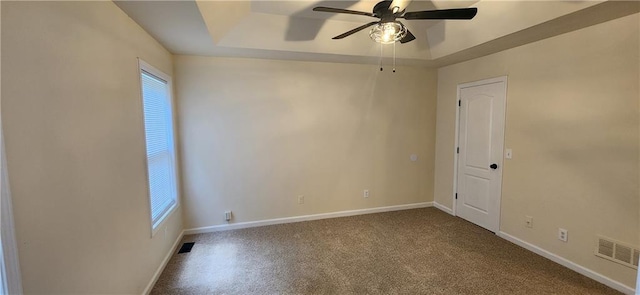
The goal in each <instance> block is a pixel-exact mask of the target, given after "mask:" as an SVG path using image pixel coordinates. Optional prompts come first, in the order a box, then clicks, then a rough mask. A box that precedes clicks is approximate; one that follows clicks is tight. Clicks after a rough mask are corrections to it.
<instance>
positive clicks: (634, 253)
mask: <svg viewBox="0 0 640 295" xmlns="http://www.w3.org/2000/svg"><path fill="white" fill-rule="evenodd" d="M595 254H596V256H598V257H602V258H604V259H607V260H611V261H613V262H617V263H620V264H622V265H625V266H628V267H631V268H635V269H638V258H639V256H640V250H638V249H635V248H633V247H632V246H630V245H628V244H625V243H622V242H618V241H616V240H613V239H610V238H607V237H603V236H599V237H598V245H597V247H596V252H595Z"/></svg>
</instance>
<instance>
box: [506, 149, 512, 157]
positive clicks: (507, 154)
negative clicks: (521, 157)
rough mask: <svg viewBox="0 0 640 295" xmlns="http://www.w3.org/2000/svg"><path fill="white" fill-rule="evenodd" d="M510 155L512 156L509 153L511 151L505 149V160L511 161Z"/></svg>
mask: <svg viewBox="0 0 640 295" xmlns="http://www.w3.org/2000/svg"><path fill="white" fill-rule="evenodd" d="M512 155H513V154H512V152H511V149H507V150H506V151H505V153H504V156H505V158H507V159H511V156H512Z"/></svg>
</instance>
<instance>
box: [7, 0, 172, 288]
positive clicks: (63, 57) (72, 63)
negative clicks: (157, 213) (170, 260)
mask: <svg viewBox="0 0 640 295" xmlns="http://www.w3.org/2000/svg"><path fill="white" fill-rule="evenodd" d="M2 29H3V30H2V85H3V86H4V87H3V88H2V120H3V124H2V125H3V128H4V132H5V139H6V148H7V156H8V169H9V175H10V185H11V190H12V196H13V205H14V208H13V209H14V214H15V216H14V217H15V223H16V234H17V242H18V245H19V249H18V251H19V256H20V264H21V265H20V266H21V271H22V279H23V284H24V291H25V293H29V294H34V293H36V294H37V293H40V294H56V293H57V294H72V293H73V294H91V293H101V294H106V293H111V294H136V293H137V294H140V293H142V291H143V289H144V288H145V286H146V285H147V283H148V282H149V281H150V280H151V277H152V275H153V273H154V272H155V271H156V269H157V268H158V267H159V265H160V263H161V261H162V259H163V258H164V256H165V255H166V254H167V253H168V252H169V251H170V247H171V245H172V244H173V243H174V241H175V239H176V237H177V236H178V235H179V232H180V230H181V229H182V217H181V214H180V210H178V211H177V212H176V213H174V214H173V215H172V216H170V218H169V220H168V222H167V223H165V225H166V228H167V229H166V231H165V230H161V231H160V232H159V233H158V234H156V235H155V237H154V238H153V239H151V238H150V221H149V205H148V203H149V201H148V197H147V185H146V173H145V169H146V168H145V147H144V129H143V120H142V109H141V99H140V90H139V77H138V72H137V71H138V68H137V60H136V57H142V58H143V59H145V60H146V61H147V62H149V63H151V64H153V65H154V66H156V67H158V68H160V69H161V70H163V71H165V72H167V73H171V71H172V57H171V55H170V54H169V52H167V51H166V50H165V49H164V48H163V47H162V46H160V45H159V44H158V43H157V42H156V41H155V40H153V39H152V38H151V37H150V36H149V35H148V34H146V33H145V32H144V31H143V30H142V29H141V28H140V27H139V26H138V25H136V24H135V23H134V22H133V21H132V20H131V19H129V18H128V17H127V16H126V15H125V14H124V13H123V12H122V11H121V10H120V9H119V8H118V7H116V6H115V5H114V4H113V3H112V2H91V3H86V2H85V3H82V2H6V1H3V2H2Z"/></svg>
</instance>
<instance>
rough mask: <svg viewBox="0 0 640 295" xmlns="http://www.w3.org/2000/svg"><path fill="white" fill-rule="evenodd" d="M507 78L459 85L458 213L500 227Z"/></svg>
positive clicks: (490, 228) (479, 223) (490, 225)
mask: <svg viewBox="0 0 640 295" xmlns="http://www.w3.org/2000/svg"><path fill="white" fill-rule="evenodd" d="M506 90H507V78H506V77H501V78H496V79H489V80H483V81H478V82H473V83H466V84H461V85H458V99H459V115H458V118H459V123H458V126H459V127H458V128H459V129H458V150H457V153H458V165H457V166H458V167H457V177H456V179H457V186H456V205H455V206H456V215H458V216H460V217H462V218H464V219H466V220H468V221H471V222H473V223H475V224H477V225H479V226H482V227H484V228H486V229H488V230H490V231H492V232H497V231H498V230H499V227H500V195H501V189H502V162H503V156H502V155H503V147H504V117H505V104H506V96H507V91H506Z"/></svg>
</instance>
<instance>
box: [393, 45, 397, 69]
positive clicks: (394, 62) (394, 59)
mask: <svg viewBox="0 0 640 295" xmlns="http://www.w3.org/2000/svg"><path fill="white" fill-rule="evenodd" d="M396 43H397V42H393V72H394V73H395V72H396Z"/></svg>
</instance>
